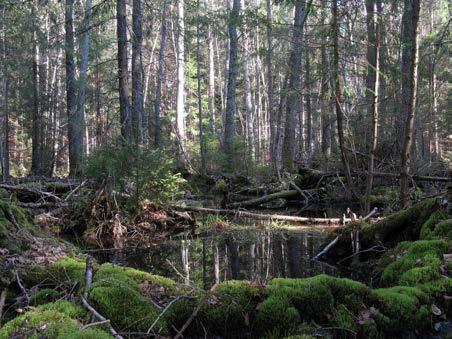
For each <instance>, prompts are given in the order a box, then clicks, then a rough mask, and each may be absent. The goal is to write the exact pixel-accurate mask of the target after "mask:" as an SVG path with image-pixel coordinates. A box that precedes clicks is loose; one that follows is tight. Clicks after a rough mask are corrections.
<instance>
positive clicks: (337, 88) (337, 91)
mask: <svg viewBox="0 0 452 339" xmlns="http://www.w3.org/2000/svg"><path fill="white" fill-rule="evenodd" d="M337 3H338V0H333V7H332V15H333V21H332V30H333V65H332V66H333V67H332V78H333V79H332V80H333V82H334V96H335V107H336V120H337V134H338V139H339V150H340V153H341V161H342V167H343V169H344V172H345V178H346V180H347V194H348V195H350V193H354V194H355V195H356V193H355V191H354V188H353V180H352V176H351V173H350V164H349V163H348V159H347V153H346V150H345V137H344V126H343V120H344V112H343V110H342V105H343V102H344V96H343V94H342V88H341V82H340V76H339V23H338V9H337V7H338V6H337Z"/></svg>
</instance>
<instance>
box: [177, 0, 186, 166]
mask: <svg viewBox="0 0 452 339" xmlns="http://www.w3.org/2000/svg"><path fill="white" fill-rule="evenodd" d="M177 26H178V27H177V99H176V126H177V138H178V143H179V148H180V149H179V160H180V163H181V164H182V165H183V166H184V163H185V41H184V38H185V18H184V0H178V1H177Z"/></svg>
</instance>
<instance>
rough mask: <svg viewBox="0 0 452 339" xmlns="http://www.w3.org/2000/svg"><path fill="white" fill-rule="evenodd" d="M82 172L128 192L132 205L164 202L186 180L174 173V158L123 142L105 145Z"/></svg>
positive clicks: (94, 154) (90, 159)
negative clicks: (147, 201) (109, 182)
mask: <svg viewBox="0 0 452 339" xmlns="http://www.w3.org/2000/svg"><path fill="white" fill-rule="evenodd" d="M84 173H85V175H86V176H87V177H89V178H93V179H95V180H97V181H99V182H102V181H104V180H110V181H111V183H112V185H113V187H114V188H115V189H118V190H120V191H121V192H125V193H127V194H130V195H131V197H132V198H131V199H132V202H133V203H134V205H135V206H137V205H138V203H139V202H140V201H142V200H144V199H149V200H152V201H155V202H159V203H163V202H165V201H168V200H170V199H172V198H174V197H175V196H177V195H178V194H180V193H181V185H182V184H183V183H185V180H184V179H182V177H181V176H180V174H179V173H174V172H173V160H172V158H171V157H170V156H169V155H168V154H166V153H165V152H164V151H163V150H161V149H152V148H150V147H148V146H146V147H145V146H136V145H133V144H126V143H123V142H115V143H112V144H107V145H105V146H103V147H101V148H99V149H98V150H96V151H94V152H93V153H91V154H90V156H89V157H88V158H87V159H86V162H85V167H84Z"/></svg>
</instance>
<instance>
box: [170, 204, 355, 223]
mask: <svg viewBox="0 0 452 339" xmlns="http://www.w3.org/2000/svg"><path fill="white" fill-rule="evenodd" d="M173 208H175V209H179V210H183V211H190V212H196V213H210V214H222V215H233V216H236V217H247V218H254V219H260V220H270V221H275V220H276V221H291V222H297V223H303V224H317V225H321V224H324V225H329V226H339V225H342V224H343V223H345V222H348V221H351V219H349V218H345V219H344V218H309V217H296V216H291V215H280V214H261V213H254V212H248V211H241V210H228V209H217V208H206V207H194V206H173Z"/></svg>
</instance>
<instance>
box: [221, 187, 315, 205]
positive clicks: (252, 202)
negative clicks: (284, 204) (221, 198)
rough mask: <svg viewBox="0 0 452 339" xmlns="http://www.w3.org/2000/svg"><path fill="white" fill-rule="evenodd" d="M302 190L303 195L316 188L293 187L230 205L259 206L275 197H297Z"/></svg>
mask: <svg viewBox="0 0 452 339" xmlns="http://www.w3.org/2000/svg"><path fill="white" fill-rule="evenodd" d="M300 191H301V192H302V193H303V195H310V194H312V193H313V192H315V191H316V190H315V189H314V190H312V189H311V190H297V189H293V190H287V191H281V192H276V193H272V194H268V195H264V196H263V197H259V198H253V199H249V200H245V201H238V202H234V203H231V204H229V205H228V207H230V208H236V207H244V206H258V205H260V204H263V203H266V202H269V201H272V200H275V199H279V198H292V197H296V196H297V195H299V194H300V195H301V193H300Z"/></svg>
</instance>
